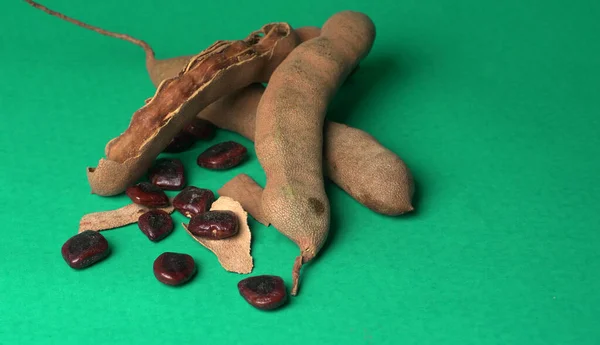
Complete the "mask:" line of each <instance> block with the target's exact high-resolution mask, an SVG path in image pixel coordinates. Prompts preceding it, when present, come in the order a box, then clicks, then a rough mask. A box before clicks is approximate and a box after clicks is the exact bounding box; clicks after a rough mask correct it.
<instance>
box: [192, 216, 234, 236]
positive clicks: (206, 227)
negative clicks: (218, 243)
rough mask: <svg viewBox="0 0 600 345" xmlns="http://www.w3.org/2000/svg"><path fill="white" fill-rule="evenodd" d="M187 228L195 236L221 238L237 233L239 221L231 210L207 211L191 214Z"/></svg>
mask: <svg viewBox="0 0 600 345" xmlns="http://www.w3.org/2000/svg"><path fill="white" fill-rule="evenodd" d="M188 230H189V232H191V233H192V234H194V235H195V236H199V237H204V238H208V239H212V240H221V239H224V238H228V237H231V236H235V235H237V233H238V231H239V221H238V217H237V216H236V215H235V213H233V212H231V211H224V210H223V211H221V210H219V211H207V212H204V213H200V214H198V215H195V216H193V217H192V219H191V220H190V224H189V225H188Z"/></svg>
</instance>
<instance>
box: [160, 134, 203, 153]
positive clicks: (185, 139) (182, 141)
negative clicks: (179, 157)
mask: <svg viewBox="0 0 600 345" xmlns="http://www.w3.org/2000/svg"><path fill="white" fill-rule="evenodd" d="M196 141H197V139H196V137H195V136H194V135H192V134H190V133H189V132H186V131H181V132H179V133H178V134H177V135H176V136H175V137H174V138H173V139H171V142H170V143H169V145H167V147H165V149H164V150H163V152H167V153H180V152H184V151H187V150H189V149H190V148H191V147H192V146H194V144H195V143H196Z"/></svg>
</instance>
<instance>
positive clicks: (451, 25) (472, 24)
mask: <svg viewBox="0 0 600 345" xmlns="http://www.w3.org/2000/svg"><path fill="white" fill-rule="evenodd" d="M44 4H45V5H47V6H49V7H51V8H53V9H55V10H59V11H62V12H64V13H66V14H68V15H71V16H73V17H76V18H78V19H81V20H84V21H86V22H88V23H91V24H94V25H98V26H101V27H103V28H106V29H109V30H113V31H117V32H123V33H129V34H131V35H133V36H135V37H139V38H142V39H144V40H147V41H148V42H149V43H150V44H151V45H152V46H153V47H154V49H155V50H156V52H157V55H158V57H159V58H166V57H173V56H177V55H184V54H194V53H197V52H199V51H201V50H202V49H204V48H205V47H207V46H208V45H210V44H211V43H213V42H214V41H215V40H218V39H240V38H243V37H245V36H246V35H247V34H248V33H249V32H250V31H252V30H255V29H257V28H259V27H260V26H262V25H263V24H265V23H267V22H272V21H288V22H289V23H290V24H291V25H292V26H294V27H298V26H304V25H317V26H320V25H322V23H323V22H324V21H325V20H326V19H327V18H328V17H329V16H330V15H332V14H333V13H335V12H337V11H340V10H345V9H354V10H359V11H363V12H365V13H367V14H368V15H369V16H371V17H372V19H373V20H374V22H375V24H376V26H377V30H378V32H377V39H376V43H375V45H374V47H373V50H372V52H371V55H370V56H369V57H368V58H367V59H366V60H365V61H364V62H363V64H362V68H361V69H360V70H359V72H358V73H357V74H355V76H354V77H353V79H352V81H351V82H349V83H347V84H346V85H345V86H344V88H343V89H342V90H341V91H340V93H339V94H338V95H337V97H336V99H335V102H334V103H333V104H332V105H331V111H330V113H329V116H330V117H331V118H332V119H336V120H339V121H344V122H346V123H348V124H349V125H352V126H355V127H358V128H361V129H363V130H366V131H368V132H369V133H371V134H373V135H374V136H375V137H377V138H378V139H379V140H380V141H381V142H382V143H383V144H384V145H385V146H386V147H388V148H390V149H391V150H393V151H395V152H397V153H398V154H399V155H400V156H401V157H402V158H403V159H404V160H405V161H406V163H407V164H408V165H409V167H410V168H411V170H412V171H413V173H414V175H415V178H416V180H417V188H418V192H417V200H416V207H417V211H416V212H415V213H414V214H412V215H410V216H403V217H396V218H392V217H385V216H381V215H378V214H374V213H373V212H370V211H368V210H367V209H365V208H364V207H363V206H361V205H360V204H358V203H357V202H355V201H354V200H353V199H351V198H350V197H349V196H348V195H347V194H345V193H344V192H343V191H342V190H341V189H339V188H338V187H336V186H335V185H332V184H330V183H328V185H327V191H328V193H329V197H330V201H331V205H332V229H331V236H330V240H329V243H328V245H327V247H326V248H325V249H324V251H323V252H322V255H321V256H320V257H319V259H318V260H316V261H315V262H314V264H312V265H309V266H308V267H306V269H305V270H304V271H303V277H304V279H303V284H302V289H301V292H300V295H299V296H297V297H295V298H293V299H292V300H291V303H290V304H289V305H288V306H287V307H286V308H283V309H280V310H279V311H276V312H273V313H265V312H260V311H257V310H255V309H253V308H252V307H250V306H249V305H248V304H246V303H245V302H244V301H243V300H242V299H241V297H240V296H239V295H238V292H237V288H236V283H237V282H238V281H239V280H240V279H241V278H242V276H240V275H237V274H233V273H228V272H225V271H224V270H223V269H222V268H221V267H220V265H219V264H218V262H217V260H216V258H215V257H214V256H213V254H212V253H210V252H209V251H208V250H206V249H205V248H203V247H202V246H200V245H199V244H198V243H196V242H195V241H193V240H192V239H191V238H190V237H189V236H188V235H187V234H186V233H185V232H184V231H183V229H182V228H181V226H178V227H177V228H176V230H175V231H174V233H173V234H172V235H171V236H170V237H168V238H167V239H165V240H164V241H162V242H160V243H151V242H150V241H148V239H147V238H145V237H144V236H143V235H142V234H141V233H140V231H139V230H138V229H137V227H136V225H130V226H127V227H125V228H121V229H117V230H111V231H106V232H103V234H104V235H105V236H106V237H107V239H108V240H109V242H110V244H111V246H112V248H113V253H112V255H111V257H110V258H109V259H107V260H105V261H103V262H102V263H99V264H97V265H96V266H93V267H91V268H89V269H87V270H85V271H74V270H72V269H70V268H69V267H68V266H67V265H66V264H65V262H64V261H63V259H62V258H61V256H60V247H61V245H62V244H63V243H64V241H66V240H67V239H68V238H69V237H70V236H72V235H74V234H75V233H76V232H77V225H78V221H79V218H80V217H81V216H82V215H84V214H85V213H88V212H95V211H102V210H109V209H113V208H118V207H120V206H123V205H125V204H126V203H128V199H127V198H126V197H125V196H119V197H114V198H102V197H99V196H95V195H92V194H90V191H89V186H88V183H87V180H86V177H85V168H86V167H87V166H95V164H97V161H98V159H100V158H101V157H102V156H103V152H104V151H103V150H104V146H105V144H106V142H107V141H108V140H110V139H111V138H113V137H114V136H116V135H118V134H119V133H120V132H121V131H123V130H124V129H125V128H126V127H127V125H128V123H129V119H130V116H131V114H132V113H133V112H134V111H135V110H136V109H138V108H139V107H140V106H141V105H142V104H143V101H144V100H145V99H146V98H148V97H150V96H152V95H153V93H154V88H153V86H152V84H151V83H150V81H149V79H148V77H147V74H146V71H145V68H144V62H143V53H142V51H141V49H140V48H139V47H137V46H134V45H131V44H129V43H127V42H124V41H120V40H117V39H112V38H108V37H104V36H101V35H98V34H96V33H93V32H89V31H86V30H84V29H81V28H78V27H75V26H73V25H72V24H69V23H66V22H62V21H60V20H59V19H57V18H53V17H50V16H48V15H46V14H44V13H42V12H39V11H37V10H35V9H33V8H32V7H30V6H29V5H27V4H25V3H24V2H22V1H10V2H9V1H6V2H4V4H3V8H2V12H3V15H2V20H0V32H1V35H0V47H1V50H0V51H1V54H2V57H1V58H0V59H1V60H0V61H1V62H2V63H1V64H0V77H1V78H0V88H1V89H0V100H1V104H2V107H1V108H0V109H1V110H0V116H1V118H2V122H1V124H0V126H1V129H2V132H1V136H0V154H1V161H2V165H1V169H0V195H1V199H0V200H1V201H0V203H1V207H0V215H1V220H0V224H1V228H0V231H1V232H2V239H1V240H0V248H1V253H2V258H1V259H0V287H1V292H0V343H2V344H65V345H66V344H87V343H96V344H132V343H136V344H137V343H144V344H148V345H150V344H248V345H249V344H268V343H273V344H313V343H314V344H599V343H600V317H599V315H598V314H599V312H600V291H599V288H600V276H599V274H600V254H599V253H600V251H599V244H600V233H599V229H600V212H599V211H600V208H599V207H598V206H599V202H598V200H599V199H598V194H599V193H600V184H599V183H598V180H597V178H598V176H599V172H600V169H599V168H600V163H599V161H598V157H599V152H598V147H599V145H600V140H599V135H598V130H599V129H600V120H599V116H600V94H599V90H600V58H599V55H600V39H599V36H598V35H599V34H600V20H599V18H600V2H598V1H596V0H579V1H536V0H525V1H523V0H508V1H484V2H482V1H475V0H469V1H454V0H419V1H416V0H406V1H373V2H372V3H371V4H367V2H366V1H358V0H354V1H348V0H343V1H342V0H335V1H331V0H309V1H301V2H288V1H277V2H256V1H254V2H251V1H244V2H236V3H232V2H226V1H179V2H174V3H172V4H171V3H170V2H167V1H158V0H143V1H142V0H131V1H117V0H109V1H94V2H92V1H67V0H45V1H44ZM307 102H308V100H307ZM227 139H234V140H238V141H240V142H241V143H243V144H245V145H247V146H248V147H249V148H251V147H252V146H251V143H250V142H249V141H247V140H245V139H243V138H241V137H240V136H238V135H236V134H233V133H228V132H225V131H221V132H219V134H218V137H217V138H216V139H215V141H214V142H219V141H222V140H227ZM208 145H210V144H209V143H198V145H196V146H195V147H194V149H193V150H191V151H189V152H187V153H184V154H182V155H180V157H182V159H183V160H184V163H185V164H186V166H187V170H188V173H189V179H190V184H193V185H196V186H199V187H205V188H211V189H213V190H216V189H218V188H219V187H220V186H221V185H222V184H223V183H225V182H226V181H227V180H229V179H230V178H232V177H233V176H234V175H236V174H238V173H241V172H246V173H248V174H249V175H251V176H252V177H254V178H255V179H256V180H257V181H258V182H259V183H260V184H264V181H265V178H264V173H263V172H262V170H261V168H260V165H259V163H258V161H257V159H256V157H255V155H254V150H253V149H250V152H251V159H250V160H249V161H248V162H247V163H246V164H244V165H242V166H240V167H238V168H235V169H233V170H231V171H226V172H211V171H206V170H202V169H200V168H198V167H197V166H196V165H195V164H194V161H195V157H196V156H197V155H198V154H199V153H200V152H201V151H202V150H203V149H205V148H206V147H208ZM170 194H171V195H172V194H173V193H170ZM174 217H175V220H176V221H177V223H180V222H181V221H183V217H181V216H180V215H175V216H174ZM250 225H251V227H252V230H253V236H254V241H253V247H252V253H253V256H254V259H255V269H254V271H253V273H252V275H257V274H277V275H281V276H282V277H283V278H284V279H285V280H286V282H287V283H288V284H289V282H290V279H291V273H290V271H291V267H292V262H293V259H294V257H295V255H296V254H297V252H298V249H297V247H296V246H295V245H294V244H293V243H292V242H291V241H289V240H288V239H287V238H285V237H284V236H283V235H281V234H279V233H278V232H277V231H276V230H275V229H273V228H266V227H263V226H260V225H259V224H258V223H256V222H255V221H254V220H252V221H251V223H250ZM163 251H179V252H186V253H190V254H191V255H192V256H193V257H194V258H195V259H196V261H197V263H198V264H199V267H200V269H199V274H198V276H197V277H196V279H195V280H194V281H193V282H191V283H190V284H188V285H186V286H184V287H181V288H168V287H166V286H164V285H162V284H160V283H159V282H157V281H156V279H155V278H154V276H153V274H152V262H153V260H154V258H155V257H156V256H158V255H159V254H160V253H162V252H163Z"/></svg>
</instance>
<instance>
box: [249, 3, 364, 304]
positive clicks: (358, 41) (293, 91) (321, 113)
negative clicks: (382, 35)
mask: <svg viewBox="0 0 600 345" xmlns="http://www.w3.org/2000/svg"><path fill="white" fill-rule="evenodd" d="M374 40H375V26H374V24H373V22H372V21H371V19H370V18H369V17H368V16H366V15H365V14H362V13H360V12H353V11H343V12H339V13H336V14H334V15H333V16H332V17H330V18H329V19H328V20H327V21H326V22H325V24H324V25H323V28H322V30H321V35H320V36H319V37H316V38H313V39H311V40H308V41H306V42H304V43H302V44H300V45H299V46H298V47H296V49H294V50H293V51H292V52H291V53H290V54H289V55H288V57H287V58H286V59H285V60H284V61H283V62H282V63H281V65H279V67H278V68H277V70H276V71H275V72H274V73H273V75H272V77H271V80H270V81H269V84H268V85H267V88H266V90H265V93H264V94H263V96H262V98H261V99H260V102H259V104H258V109H257V112H256V134H255V148H256V155H257V157H258V160H259V162H260V164H261V165H262V167H263V169H264V171H265V175H266V178H267V183H266V185H265V188H264V190H263V194H262V200H261V202H262V210H263V212H264V215H265V216H266V218H267V220H268V221H269V222H270V223H271V224H272V225H273V226H274V227H275V228H276V229H277V230H278V231H279V232H281V233H282V234H284V235H285V236H287V237H288V238H289V239H291V240H292V241H294V242H295V243H296V244H297V245H298V247H299V248H300V255H299V256H298V257H297V258H296V260H295V262H294V267H293V269H292V291H291V295H292V296H293V295H296V294H297V293H298V284H299V277H300V269H301V267H302V265H303V264H304V263H306V262H309V261H310V260H312V259H313V258H314V257H315V256H316V255H317V253H318V252H319V251H320V249H321V248H322V246H323V244H324V243H325V240H326V239H327V235H328V232H329V221H330V208H329V200H328V198H327V195H326V193H325V188H324V179H323V164H322V162H323V154H322V152H323V125H324V121H325V114H326V112H327V108H328V105H329V103H330V102H331V99H332V98H333V96H334V95H335V93H336V91H337V89H338V88H339V86H340V85H341V84H342V83H343V81H344V80H345V79H346V78H347V77H348V75H349V74H350V73H351V71H352V70H353V69H354V68H355V67H356V66H357V65H358V63H359V62H360V61H361V60H362V59H363V58H364V57H366V56H367V55H368V53H369V52H370V50H371V47H372V45H373V42H374Z"/></svg>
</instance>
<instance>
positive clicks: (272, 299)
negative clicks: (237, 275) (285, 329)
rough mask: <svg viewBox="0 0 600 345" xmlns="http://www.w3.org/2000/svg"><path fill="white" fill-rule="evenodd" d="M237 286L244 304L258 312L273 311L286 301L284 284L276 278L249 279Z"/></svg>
mask: <svg viewBox="0 0 600 345" xmlns="http://www.w3.org/2000/svg"><path fill="white" fill-rule="evenodd" d="M237 286H238V290H239V292H240V295H242V297H243V298H244V299H245V300H246V302H248V303H249V304H250V305H251V306H253V307H255V308H257V309H260V310H273V309H276V308H279V307H281V306H282V305H283V304H285V302H286V301H287V291H286V289H285V284H284V283H283V279H281V277H278V276H272V275H260V276H255V277H249V278H246V279H243V280H241V281H240V282H239V283H238V285H237Z"/></svg>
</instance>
